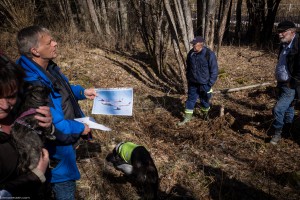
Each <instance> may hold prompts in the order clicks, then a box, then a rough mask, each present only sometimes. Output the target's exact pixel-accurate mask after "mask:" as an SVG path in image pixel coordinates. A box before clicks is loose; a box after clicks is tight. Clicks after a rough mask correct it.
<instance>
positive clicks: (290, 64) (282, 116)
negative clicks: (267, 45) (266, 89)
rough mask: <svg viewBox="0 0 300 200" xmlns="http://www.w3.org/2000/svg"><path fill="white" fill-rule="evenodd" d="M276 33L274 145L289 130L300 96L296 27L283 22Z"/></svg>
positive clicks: (299, 67)
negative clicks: (277, 46)
mask: <svg viewBox="0 0 300 200" xmlns="http://www.w3.org/2000/svg"><path fill="white" fill-rule="evenodd" d="M277 31H278V36H279V39H280V49H279V56H278V63H277V65H276V69H275V77H276V80H277V91H278V93H277V95H278V96H277V103H276V105H275V107H274V109H273V115H274V121H273V128H274V129H275V133H274V136H273V137H272V139H271V141H270V143H271V144H274V145H276V144H277V143H278V141H279V140H280V139H281V134H282V132H283V131H282V130H283V128H284V127H286V128H287V129H290V127H291V124H292V123H293V119H294V115H295V111H294V105H293V102H294V99H295V97H296V98H297V99H299V95H300V91H299V90H300V52H299V48H300V43H299V35H298V34H297V33H296V26H295V24H294V23H293V22H291V21H283V22H281V23H279V24H278V27H277Z"/></svg>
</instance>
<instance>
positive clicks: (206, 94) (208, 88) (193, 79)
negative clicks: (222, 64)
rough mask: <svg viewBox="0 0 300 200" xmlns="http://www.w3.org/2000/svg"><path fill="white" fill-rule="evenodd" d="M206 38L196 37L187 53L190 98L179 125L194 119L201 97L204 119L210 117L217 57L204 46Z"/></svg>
mask: <svg viewBox="0 0 300 200" xmlns="http://www.w3.org/2000/svg"><path fill="white" fill-rule="evenodd" d="M204 42H205V40H204V38H202V37H201V36H197V37H195V38H194V39H193V40H192V41H191V44H192V45H193V49H191V50H190V52H189V53H188V55H187V61H186V64H187V72H186V77H187V80H188V99H187V101H186V105H185V116H184V120H183V121H182V122H179V123H178V125H184V124H185V123H187V122H189V121H190V120H191V119H192V116H193V112H194V107H195V104H196V102H197V100H198V98H200V110H201V113H202V116H203V119H204V120H207V119H208V111H209V109H210V102H209V101H210V99H211V97H212V86H213V85H214V84H215V82H216V80H217V78H218V63H217V58H216V56H215V54H214V52H212V51H211V50H210V49H209V48H207V47H206V46H204Z"/></svg>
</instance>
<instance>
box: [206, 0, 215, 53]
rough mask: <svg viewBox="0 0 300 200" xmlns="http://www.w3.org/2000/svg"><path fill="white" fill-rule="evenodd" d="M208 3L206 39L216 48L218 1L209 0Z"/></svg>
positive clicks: (209, 45) (208, 44) (210, 45)
mask: <svg viewBox="0 0 300 200" xmlns="http://www.w3.org/2000/svg"><path fill="white" fill-rule="evenodd" d="M206 3H207V10H206V19H205V39H206V44H207V46H208V47H209V48H210V49H214V35H215V13H216V1H215V0H207V2H206Z"/></svg>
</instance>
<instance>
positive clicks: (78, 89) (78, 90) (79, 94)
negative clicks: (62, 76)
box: [71, 85, 86, 100]
mask: <svg viewBox="0 0 300 200" xmlns="http://www.w3.org/2000/svg"><path fill="white" fill-rule="evenodd" d="M71 89H72V91H73V93H74V95H75V97H76V99H77V100H84V99H86V97H85V95H84V88H83V87H82V86H81V85H71Z"/></svg>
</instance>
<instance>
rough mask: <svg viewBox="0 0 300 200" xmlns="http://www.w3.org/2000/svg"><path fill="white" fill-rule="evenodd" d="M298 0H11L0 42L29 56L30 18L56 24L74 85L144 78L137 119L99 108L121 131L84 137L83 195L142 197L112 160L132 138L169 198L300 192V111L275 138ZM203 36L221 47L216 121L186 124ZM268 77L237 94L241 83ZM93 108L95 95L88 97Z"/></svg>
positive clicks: (102, 119) (1, 8)
mask: <svg viewBox="0 0 300 200" xmlns="http://www.w3.org/2000/svg"><path fill="white" fill-rule="evenodd" d="M299 10H300V3H299V2H298V1H297V0H219V1H218V0H210V1H208V0H197V1H196V0H194V1H184V0H57V1H50V0H1V1H0V23H1V24H0V48H1V49H2V50H3V51H4V52H6V53H7V54H8V55H9V56H10V57H11V58H12V59H16V58H17V57H18V52H17V49H16V44H15V36H16V33H17V31H18V30H20V29H21V28H23V27H26V26H29V25H33V24H39V25H42V26H45V27H47V28H49V29H50V30H51V31H52V32H53V36H54V38H55V39H56V40H57V41H58V43H59V52H60V55H59V57H58V58H57V59H56V60H55V61H56V62H57V63H58V64H59V66H61V69H62V70H63V72H64V73H65V74H66V75H67V76H68V78H69V80H70V81H71V83H74V84H81V85H83V86H85V87H90V86H95V87H101V88H113V87H133V89H134V114H133V116H132V117H120V116H119V117H117V116H103V115H95V116H93V117H95V118H96V120H97V121H98V122H99V123H102V124H104V125H106V126H108V127H110V128H112V131H111V132H101V131H94V132H93V135H94V140H93V141H92V142H84V141H83V142H82V145H81V147H80V148H79V149H78V154H77V155H78V166H79V167H80V171H81V174H82V178H81V179H80V180H79V181H78V182H77V188H78V191H77V199H140V194H138V193H137V191H136V190H135V187H134V186H133V185H131V183H130V181H128V180H127V179H126V178H125V177H123V176H122V174H121V173H119V172H117V171H115V170H114V169H113V168H112V167H111V166H109V165H108V164H107V163H106V162H105V156H106V154H107V153H108V152H109V151H110V150H112V148H113V147H114V145H115V144H116V143H118V142H120V141H124V140H130V141H133V142H135V143H138V144H142V145H144V146H146V147H147V148H148V149H149V151H150V153H151V155H152V157H153V159H154V161H155V163H156V165H157V168H158V171H159V176H160V191H159V196H160V198H161V199H230V200H231V199H295V200H296V199H299V198H300V194H299V186H300V184H299V182H297V177H298V176H299V175H298V174H297V173H296V172H298V171H299V170H300V159H299V158H300V154H299V153H300V148H299V144H300V139H299V134H298V133H297V130H298V132H299V128H300V122H299V121H300V120H299V114H297V116H296V117H295V123H294V126H293V127H292V129H291V130H289V134H287V135H285V136H284V139H283V140H282V142H281V143H279V144H278V145H277V146H272V145H270V144H269V143H268V142H269V139H270V135H271V134H272V129H271V124H272V120H273V118H272V112H271V110H272V107H273V106H274V104H275V96H274V92H273V88H274V86H275V82H274V76H273V71H274V66H275V64H276V60H277V47H278V44H279V41H278V38H277V34H276V26H277V24H278V22H280V21H282V20H293V21H294V22H295V23H296V24H297V26H298V27H299V24H300V16H299V13H300V12H299ZM195 35H202V36H204V37H205V39H206V43H207V46H209V47H210V48H211V49H213V50H214V51H215V52H216V54H217V56H218V63H219V77H218V81H217V83H216V85H215V86H214V90H215V93H214V97H213V99H212V103H213V106H212V110H211V119H210V120H209V121H202V120H201V119H200V118H198V115H197V108H196V116H195V117H196V118H195V120H193V121H192V122H191V123H189V124H188V125H187V126H185V127H177V126H176V123H177V122H178V121H179V120H181V119H182V111H183V110H184V101H185V98H186V95H185V93H186V86H187V83H186V78H185V67H186V66H185V58H186V54H187V52H188V51H189V49H190V48H191V46H190V44H189V41H191V40H192V38H193V37H194V36H195ZM252 85H259V86H260V87H252V88H251V89H247V90H243V89H239V90H237V91H234V92H229V91H230V90H229V91H228V89H230V88H243V87H246V86H252ZM81 106H82V108H83V110H84V112H85V113H86V115H89V116H90V115H91V108H92V102H90V101H84V102H81Z"/></svg>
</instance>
